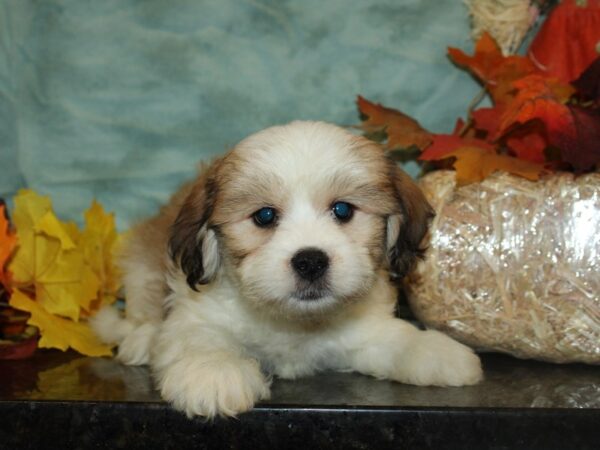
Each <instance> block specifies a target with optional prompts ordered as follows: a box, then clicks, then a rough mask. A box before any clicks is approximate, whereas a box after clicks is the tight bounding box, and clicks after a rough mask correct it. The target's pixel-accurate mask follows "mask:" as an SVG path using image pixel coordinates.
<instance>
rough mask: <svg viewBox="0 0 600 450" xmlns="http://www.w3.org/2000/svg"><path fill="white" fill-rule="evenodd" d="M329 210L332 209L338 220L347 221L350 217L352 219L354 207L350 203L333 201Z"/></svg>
mask: <svg viewBox="0 0 600 450" xmlns="http://www.w3.org/2000/svg"><path fill="white" fill-rule="evenodd" d="M331 210H332V211H333V215H334V216H335V217H336V218H337V219H338V220H339V221H340V222H348V221H349V220H350V219H352V213H353V212H354V207H353V206H352V205H351V204H350V203H346V202H335V203H334V204H333V206H332V207H331Z"/></svg>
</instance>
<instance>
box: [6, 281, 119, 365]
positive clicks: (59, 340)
mask: <svg viewBox="0 0 600 450" xmlns="http://www.w3.org/2000/svg"><path fill="white" fill-rule="evenodd" d="M9 303H10V306H12V307H13V308H15V309H18V310H21V311H27V312H29V313H30V314H31V317H30V318H29V320H28V321H27V323H28V324H29V325H33V326H36V327H38V328H39V329H40V334H41V338H40V341H39V343H38V346H39V347H40V348H58V349H60V350H63V351H64V350H67V349H68V348H73V349H74V350H76V351H78V352H79V353H81V354H84V355H88V356H111V355H112V352H111V349H110V347H109V346H107V345H104V344H101V343H100V341H99V340H98V338H97V337H96V336H95V334H94V332H93V331H92V329H91V328H90V327H89V325H88V324H87V323H84V322H73V321H71V320H68V319H63V318H61V317H58V316H55V315H53V314H50V313H49V312H48V311H46V309H45V308H44V307H42V306H41V305H40V304H39V303H38V302H37V301H34V300H32V299H31V298H29V297H28V296H27V295H26V294H25V293H23V292H21V291H20V290H19V289H15V290H14V291H13V294H12V296H11V298H10V302H9Z"/></svg>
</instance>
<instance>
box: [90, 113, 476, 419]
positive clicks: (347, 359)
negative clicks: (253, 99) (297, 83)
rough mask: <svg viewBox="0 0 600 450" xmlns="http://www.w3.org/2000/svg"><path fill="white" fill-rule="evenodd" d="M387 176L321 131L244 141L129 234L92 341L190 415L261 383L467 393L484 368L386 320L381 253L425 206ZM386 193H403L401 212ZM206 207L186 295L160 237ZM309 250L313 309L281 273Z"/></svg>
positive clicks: (389, 301) (305, 129)
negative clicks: (319, 269)
mask: <svg viewBox="0 0 600 450" xmlns="http://www.w3.org/2000/svg"><path fill="white" fill-rule="evenodd" d="M367 147H368V148H367ZM371 147H372V148H371ZM390 167H392V166H390V164H389V161H387V159H386V158H385V156H384V155H383V152H382V151H381V149H379V148H378V147H377V146H375V145H373V144H370V143H368V142H366V141H365V140H363V139H362V138H357V137H355V136H353V135H351V134H350V133H348V132H346V131H344V130H341V129H340V128H337V127H334V126H332V125H327V124H323V123H319V122H294V123H292V124H290V125H287V126H282V127H273V128H270V129H267V130H265V131H262V132H260V133H258V134H256V135H254V136H251V137H250V138H248V139H246V140H245V141H242V143H240V144H239V145H238V146H237V147H236V148H235V149H234V150H232V151H231V152H230V153H229V154H228V155H226V156H225V157H224V158H223V159H221V160H219V161H218V162H216V163H215V164H213V166H211V167H210V168H208V169H206V170H205V171H204V172H203V173H202V174H201V175H200V178H199V181H198V182H197V184H196V185H195V186H196V187H193V188H190V186H189V185H188V186H186V187H185V188H184V189H183V191H182V192H181V193H180V194H178V195H176V196H175V197H174V198H173V199H172V201H171V202H170V204H169V206H167V207H166V208H165V209H163V211H162V212H161V214H160V215H159V216H158V217H156V218H154V219H151V220H150V221H148V222H146V223H144V224H141V225H140V226H139V227H137V228H136V229H134V232H133V233H132V237H131V240H130V243H129V246H128V249H127V251H126V252H125V254H124V256H123V264H122V265H123V268H124V271H125V286H126V293H127V296H128V298H127V305H128V306H127V315H126V318H123V319H119V318H118V317H117V316H116V315H115V313H114V312H110V311H108V312H107V311H103V312H101V313H100V314H99V315H98V316H97V317H96V318H95V319H94V327H95V329H96V331H97V333H98V335H99V336H100V337H101V338H102V339H103V340H104V341H106V342H114V343H117V344H119V350H118V358H119V359H120V360H121V361H122V362H124V363H126V364H133V365H135V364H150V366H151V369H152V371H153V374H154V377H155V379H156V381H157V384H158V388H159V389H160V391H161V393H162V396H163V398H165V399H166V400H167V401H169V402H171V403H172V404H173V405H174V407H175V408H177V409H178V410H181V411H183V412H185V413H186V414H187V415H188V416H193V415H201V416H205V417H209V418H210V417H214V416H217V415H225V416H232V415H236V414H238V413H241V412H243V411H247V410H249V409H251V408H252V407H253V405H254V404H255V403H256V402H258V401H260V400H261V399H265V398H268V397H269V386H270V383H271V377H272V376H277V377H281V378H297V377H302V376H305V375H310V374H313V373H315V372H317V371H319V370H325V369H330V370H338V371H357V372H361V373H364V374H367V375H372V376H375V377H378V378H382V379H391V380H395V381H399V382H402V383H411V384H416V385H424V386H425V385H437V386H461V385H468V384H474V383H477V382H478V381H479V380H481V378H482V371H481V367H480V363H479V359H478V358H477V356H476V355H475V354H474V353H473V352H472V351H471V350H470V349H469V348H468V347H466V346H464V345H462V344H460V343H458V342H456V341H454V340H452V339H450V338H449V337H447V336H445V335H443V334H441V333H439V332H437V331H421V330H418V329H417V328H415V327H414V326H412V325H411V324H409V323H407V322H405V321H403V320H400V319H397V318H395V317H394V305H395V302H396V296H397V294H396V289H395V288H394V286H393V285H392V283H391V282H390V281H389V273H388V270H391V269H390V267H389V265H390V264H393V263H392V262H390V260H389V259H388V257H387V254H388V253H389V252H390V251H391V250H392V247H393V246H394V245H396V242H397V240H398V236H399V235H401V233H403V232H407V230H406V227H407V226H408V225H409V224H410V221H411V220H424V219H422V218H420V217H425V216H424V215H423V214H421V215H420V216H419V211H417V210H416V209H415V208H417V209H418V208H421V207H422V208H426V207H427V205H426V202H425V201H424V199H422V197H421V196H420V193H418V190H416V188H414V186H413V185H412V183H411V182H410V181H409V180H408V179H407V178H405V176H404V175H402V174H397V175H396V176H399V177H402V179H401V182H398V180H396V184H395V185H394V183H393V181H390V180H388V179H387V178H388V177H389V176H390V170H392V171H395V170H396V169H390ZM211 177H212V178H211ZM206 180H209V181H206ZM207 183H208V184H210V183H214V184H215V185H216V189H213V191H214V192H213V191H210V190H209V191H210V192H209V191H205V190H203V188H202V186H204V185H205V184H207ZM394 186H400V188H395V187H394ZM394 189H400V192H399V193H398V192H397V191H396V190H394ZM210 195H213V196H214V198H209V197H210ZM398 195H400V196H407V197H410V198H405V199H404V200H405V204H404V206H402V205H400V206H398V205H397V203H398ZM186 199H187V200H186ZM340 200H342V201H347V202H349V203H351V204H353V205H355V206H356V209H355V212H354V216H353V218H352V220H351V221H349V222H348V223H340V222H339V221H336V220H335V218H334V217H333V216H332V214H331V209H330V208H331V207H330V205H331V204H332V202H334V201H340ZM186 202H187V203H186ZM203 202H206V204H210V205H211V206H210V208H212V209H213V210H212V212H211V215H210V217H209V218H208V219H206V222H205V223H203V224H199V228H198V230H197V231H195V233H196V234H195V235H194V236H195V237H194V239H193V240H192V245H198V246H200V249H201V250H202V251H201V253H200V254H201V259H202V261H201V262H202V265H203V268H204V272H203V277H202V280H200V282H202V283H205V284H197V285H194V286H192V287H193V288H194V289H192V287H190V285H189V283H188V281H189V280H186V276H187V275H188V274H186V273H185V270H184V269H183V268H182V267H181V265H180V264H181V261H180V260H178V259H177V258H174V260H171V259H170V258H169V256H168V253H169V252H168V247H167V241H168V235H169V233H170V230H171V229H172V233H177V232H178V226H179V224H181V223H184V221H183V220H180V219H181V217H182V215H185V214H190V211H189V209H188V210H185V208H193V207H200V208H201V206H199V205H201V204H203ZM211 202H212V203H211ZM419 202H423V203H424V204H423V205H420V204H419ZM407 205H408V206H407ZM262 206H275V207H276V209H277V211H278V214H279V218H278V222H277V224H276V226H275V227H272V228H270V229H263V228H259V227H257V226H256V224H255V223H254V222H253V219H252V213H253V212H254V211H256V210H258V209H260V208H261V207H262ZM182 211H183V212H182ZM200 212H201V211H199V212H198V216H200ZM178 214H179V217H180V219H177V220H176V217H177V215H178ZM192 215H193V214H192ZM194 217H195V216H194ZM198 219H200V217H198ZM186 223H187V222H186ZM171 227H172V228H171ZM403 227H404V228H403ZM403 230H404V231H403ZM408 231H410V230H408ZM307 247H311V248H318V249H321V250H322V251H324V252H325V253H326V254H327V255H328V256H329V259H330V267H329V269H328V271H327V274H326V277H327V284H326V286H327V288H326V292H325V293H324V294H323V295H322V296H321V298H318V299H316V300H302V299H300V298H299V297H298V291H299V289H300V287H299V286H300V283H299V281H298V277H297V275H296V274H295V273H294V270H293V268H292V267H291V265H290V260H291V258H292V257H293V255H294V254H295V253H296V252H297V251H298V250H300V249H303V248H307ZM399 248H403V247H399ZM207 281H208V282H207Z"/></svg>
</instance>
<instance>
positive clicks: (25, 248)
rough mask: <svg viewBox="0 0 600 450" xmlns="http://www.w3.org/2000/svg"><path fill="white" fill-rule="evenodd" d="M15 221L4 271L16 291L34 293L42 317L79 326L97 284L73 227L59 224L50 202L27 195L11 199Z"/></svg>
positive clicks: (24, 193)
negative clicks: (44, 313)
mask: <svg viewBox="0 0 600 450" xmlns="http://www.w3.org/2000/svg"><path fill="white" fill-rule="evenodd" d="M14 217H15V224H16V225H17V232H18V236H19V246H18V248H17V251H16V253H15V255H14V257H13V259H12V261H11V263H10V266H9V268H10V270H11V271H12V273H13V278H14V284H15V286H16V287H20V288H23V289H26V290H28V291H35V297H36V301H37V302H38V303H39V304H40V305H42V306H43V307H44V309H45V310H46V311H47V312H49V313H51V314H57V315H60V316H63V317H68V318H70V319H72V320H74V321H78V320H79V316H80V313H81V309H82V308H83V309H84V310H89V309H90V305H91V303H92V302H93V301H94V300H95V299H96V298H97V297H98V292H99V291H100V279H99V277H98V276H97V275H96V273H95V272H94V270H93V268H92V267H91V266H90V265H89V264H86V258H85V256H84V252H83V250H82V249H81V248H80V246H79V245H78V242H77V241H78V240H79V238H80V233H79V231H78V230H77V227H76V226H75V225H74V224H65V223H63V222H61V221H60V220H59V219H58V218H57V217H56V216H55V215H54V213H53V212H52V204H51V202H50V200H49V199H48V198H47V197H43V196H41V195H38V194H36V193H34V192H32V191H29V190H22V191H20V192H19V194H18V195H17V196H16V197H15V211H14Z"/></svg>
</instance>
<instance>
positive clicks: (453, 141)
mask: <svg viewBox="0 0 600 450" xmlns="http://www.w3.org/2000/svg"><path fill="white" fill-rule="evenodd" d="M462 147H475V148H480V149H482V150H485V151H486V152H488V153H490V154H491V153H495V152H496V147H494V146H493V145H492V144H490V143H488V142H486V141H484V140H482V139H476V138H465V137H461V136H458V135H456V134H434V135H433V143H432V144H431V146H429V147H428V148H427V149H426V150H425V151H424V152H423V153H421V155H420V156H419V159H420V160H422V161H438V160H440V159H445V158H447V157H448V155H449V154H450V153H452V152H454V151H455V150H457V149H459V148H462Z"/></svg>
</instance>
